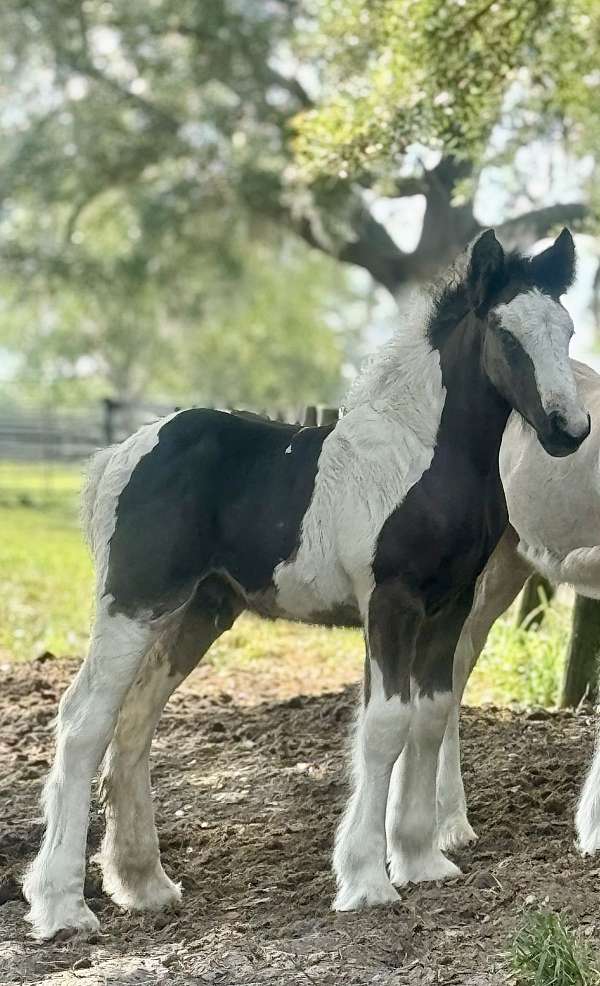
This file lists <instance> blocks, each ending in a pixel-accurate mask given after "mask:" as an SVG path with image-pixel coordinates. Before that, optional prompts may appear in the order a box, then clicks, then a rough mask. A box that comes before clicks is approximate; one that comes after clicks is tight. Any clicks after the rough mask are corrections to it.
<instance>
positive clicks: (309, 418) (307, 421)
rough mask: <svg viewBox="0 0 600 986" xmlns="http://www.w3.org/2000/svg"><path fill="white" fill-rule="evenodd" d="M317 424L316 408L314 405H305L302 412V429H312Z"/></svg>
mask: <svg viewBox="0 0 600 986" xmlns="http://www.w3.org/2000/svg"><path fill="white" fill-rule="evenodd" d="M316 423H317V408H316V406H315V405H314V404H307V406H306V411H305V412H304V427H305V428H313V427H314V426H315V425H316Z"/></svg>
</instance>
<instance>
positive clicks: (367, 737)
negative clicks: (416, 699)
mask: <svg viewBox="0 0 600 986" xmlns="http://www.w3.org/2000/svg"><path fill="white" fill-rule="evenodd" d="M409 724H410V705H408V704H407V703H403V702H402V701H401V700H400V697H399V696H398V695H393V696H392V697H391V698H389V699H387V698H386V697H385V693H384V690H383V679H382V675H381V671H380V670H379V667H378V665H377V664H376V663H375V662H374V661H371V695H370V698H369V702H368V704H367V706H366V708H364V709H361V712H360V715H359V720H358V724H357V728H356V734H355V737H354V749H353V756H352V766H353V774H354V787H353V791H352V795H351V797H350V800H349V802H348V805H347V808H346V811H345V813H344V817H343V818H342V821H341V823H340V827H339V829H338V832H337V836H336V842H335V850H334V854H333V869H334V872H335V876H336V880H337V888H338V889H337V894H336V897H335V900H334V902H333V908H334V910H337V911H354V910H358V909H360V908H363V907H370V906H372V905H375V904H393V903H395V902H396V901H398V900H399V899H400V898H399V895H398V893H397V891H396V890H395V889H394V887H393V886H392V884H391V882H390V880H389V878H388V875H387V872H386V865H385V864H386V837H385V810H386V803H387V798H388V790H389V785H390V776H391V773H392V767H393V765H394V762H395V760H396V759H397V757H398V756H399V754H400V753H401V751H402V747H403V745H404V742H405V740H406V735H407V732H408V728H409Z"/></svg>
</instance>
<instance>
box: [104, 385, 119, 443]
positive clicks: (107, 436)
mask: <svg viewBox="0 0 600 986" xmlns="http://www.w3.org/2000/svg"><path fill="white" fill-rule="evenodd" d="M102 404H103V405H104V420H103V426H104V441H105V443H106V444H107V445H112V444H113V442H114V440H115V423H114V413H115V410H116V407H117V403H116V401H113V399H112V397H105V398H104V399H103V401H102Z"/></svg>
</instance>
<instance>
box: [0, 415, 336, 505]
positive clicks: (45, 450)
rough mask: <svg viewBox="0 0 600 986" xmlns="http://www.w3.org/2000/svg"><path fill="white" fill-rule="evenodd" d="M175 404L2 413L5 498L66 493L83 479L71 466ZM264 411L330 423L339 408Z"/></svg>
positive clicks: (0, 495) (0, 468)
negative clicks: (72, 472) (67, 477)
mask: <svg viewBox="0 0 600 986" xmlns="http://www.w3.org/2000/svg"><path fill="white" fill-rule="evenodd" d="M175 410H177V408H176V407H175V405H173V404H149V403H131V402H127V403H125V402H120V401H113V400H104V401H102V402H100V403H99V404H98V405H97V406H96V407H95V408H92V409H91V410H90V411H87V412H85V413H84V412H75V411H73V412H69V411H60V412H58V411H56V410H55V409H54V408H48V409H46V410H45V411H40V410H38V409H31V410H22V411H16V412H10V413H9V412H4V413H0V502H4V503H6V502H21V503H34V502H38V501H44V500H50V499H52V500H54V499H56V498H57V497H58V496H60V495H61V494H62V495H67V493H68V492H69V491H71V490H72V488H73V487H75V486H76V485H77V482H78V480H77V477H74V479H73V482H71V483H69V482H66V481H65V473H66V470H69V469H73V470H74V469H76V467H78V466H80V465H81V464H82V463H84V462H85V460H86V459H88V458H89V457H90V455H92V454H93V453H94V452H95V451H97V450H98V449H99V448H104V447H105V446H106V445H111V444H113V443H115V442H120V441H123V439H125V438H127V437H128V435H130V434H132V433H133V432H134V431H136V430H137V429H138V428H139V427H141V425H144V424H147V423H149V422H151V421H155V420H157V419H158V418H161V417H164V416H165V415H167V414H171V413H172V412H173V411H175ZM259 413H260V414H261V415H262V416H265V417H270V418H273V419H276V420H279V421H290V422H298V423H302V424H306V425H309V424H328V423H329V422H331V421H333V420H335V419H336V418H337V417H338V409H337V408H330V407H322V406H315V405H311V406H309V407H306V408H305V409H302V410H299V409H297V408H296V409H294V408H286V409H276V410H272V411H271V412H270V413H265V412H264V411H263V410H261V411H260V412H259Z"/></svg>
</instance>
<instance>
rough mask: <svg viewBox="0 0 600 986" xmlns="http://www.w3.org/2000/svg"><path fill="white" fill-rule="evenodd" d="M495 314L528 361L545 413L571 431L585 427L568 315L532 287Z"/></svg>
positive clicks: (554, 302) (550, 299)
mask: <svg viewBox="0 0 600 986" xmlns="http://www.w3.org/2000/svg"><path fill="white" fill-rule="evenodd" d="M496 314H497V315H498V317H499V319H500V324H501V325H502V328H503V329H504V330H505V331H506V332H510V334H511V335H512V336H513V337H514V338H515V339H516V340H517V342H519V343H520V344H521V346H522V347H523V349H524V350H525V352H526V353H527V355H528V356H529V358H530V359H531V362H532V363H533V368H534V372H535V380H536V385H537V389H538V394H539V396H540V401H541V404H542V407H543V409H544V411H545V412H546V414H550V413H551V412H552V411H558V412H559V413H560V414H562V415H563V416H564V418H565V421H566V423H567V425H568V426H569V427H570V428H572V429H573V431H574V432H577V430H578V429H580V428H583V427H585V426H586V424H587V417H586V415H585V412H584V411H583V408H582V407H581V405H580V402H579V398H578V395H577V388H576V385H575V378H574V376H573V371H572V368H571V364H570V362H569V342H570V340H571V336H572V335H573V322H572V321H571V316H570V315H569V313H568V312H567V311H566V310H565V309H564V308H563V306H562V305H561V304H559V302H557V301H554V300H553V299H552V298H550V297H549V295H547V294H543V292H541V291H538V290H537V288H534V289H533V290H531V291H527V292H524V293H523V294H519V295H517V297H516V298H514V299H513V301H510V302H509V303H508V304H507V305H499V306H498V307H497V308H496Z"/></svg>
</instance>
